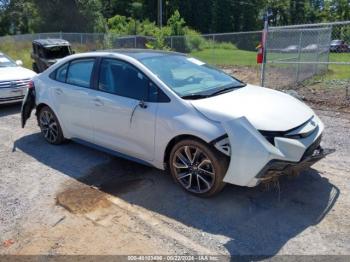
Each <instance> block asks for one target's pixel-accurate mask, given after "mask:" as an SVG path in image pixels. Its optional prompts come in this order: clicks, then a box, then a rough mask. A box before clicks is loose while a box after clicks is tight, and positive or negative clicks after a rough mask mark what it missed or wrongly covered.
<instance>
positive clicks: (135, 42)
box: [134, 35, 137, 49]
mask: <svg viewBox="0 0 350 262" xmlns="http://www.w3.org/2000/svg"><path fill="white" fill-rule="evenodd" d="M134 47H135V49H136V48H137V35H135V39H134Z"/></svg>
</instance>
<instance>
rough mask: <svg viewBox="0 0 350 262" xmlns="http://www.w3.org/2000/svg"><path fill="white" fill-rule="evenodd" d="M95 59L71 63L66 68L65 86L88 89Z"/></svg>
mask: <svg viewBox="0 0 350 262" xmlns="http://www.w3.org/2000/svg"><path fill="white" fill-rule="evenodd" d="M94 62H95V59H79V60H75V61H72V62H71V63H70V65H69V68H68V73H67V81H66V82H67V84H71V85H76V86H81V87H90V80H91V73H92V68H93V66H94Z"/></svg>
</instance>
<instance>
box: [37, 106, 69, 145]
mask: <svg viewBox="0 0 350 262" xmlns="http://www.w3.org/2000/svg"><path fill="white" fill-rule="evenodd" d="M38 122H39V126H40V130H41V133H42V134H43V136H44V138H45V140H46V141H47V142H49V143H50V144H54V145H59V144H62V143H63V142H64V136H63V132H62V129H61V126H60V123H59V122H58V119H57V117H56V116H55V114H54V112H53V111H52V110H51V109H50V108H49V107H47V106H45V107H43V108H42V109H41V110H40V112H39V114H38Z"/></svg>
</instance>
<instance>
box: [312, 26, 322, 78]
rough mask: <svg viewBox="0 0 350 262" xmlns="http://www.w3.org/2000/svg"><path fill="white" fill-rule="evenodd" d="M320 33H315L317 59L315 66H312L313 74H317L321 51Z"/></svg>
mask: <svg viewBox="0 0 350 262" xmlns="http://www.w3.org/2000/svg"><path fill="white" fill-rule="evenodd" d="M320 34H321V32H320V31H317V53H316V55H317V57H316V62H317V63H316V64H315V65H314V74H315V75H316V74H318V63H319V62H320V50H321V51H322V49H320Z"/></svg>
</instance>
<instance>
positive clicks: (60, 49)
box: [44, 46, 71, 59]
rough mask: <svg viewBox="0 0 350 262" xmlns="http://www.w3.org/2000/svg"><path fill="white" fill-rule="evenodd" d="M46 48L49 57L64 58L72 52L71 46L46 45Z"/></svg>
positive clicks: (46, 54)
mask: <svg viewBox="0 0 350 262" xmlns="http://www.w3.org/2000/svg"><path fill="white" fill-rule="evenodd" d="M44 50H45V57H46V58H47V59H56V58H63V57H66V56H68V55H70V53H71V52H70V48H69V46H54V47H49V48H48V47H46V48H45V49H44Z"/></svg>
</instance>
